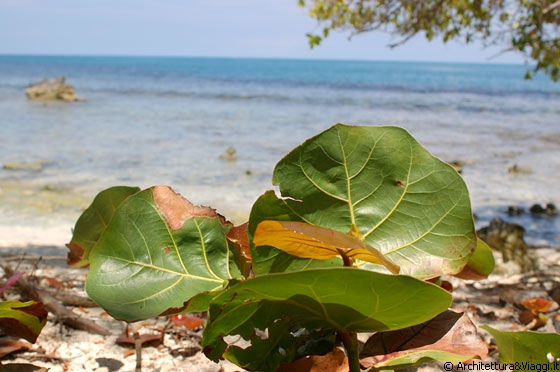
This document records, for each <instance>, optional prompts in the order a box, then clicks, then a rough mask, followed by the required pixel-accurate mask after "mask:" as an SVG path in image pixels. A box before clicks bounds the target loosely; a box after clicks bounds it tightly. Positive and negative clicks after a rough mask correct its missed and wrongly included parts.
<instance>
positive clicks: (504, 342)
mask: <svg viewBox="0 0 560 372" xmlns="http://www.w3.org/2000/svg"><path fill="white" fill-rule="evenodd" d="M480 328H482V329H484V330H485V331H488V332H489V333H490V334H491V335H492V337H494V339H495V340H496V344H497V345H498V352H499V354H500V362H501V363H504V364H506V363H507V364H509V365H511V366H513V367H514V370H515V371H535V370H541V371H546V370H547V369H548V370H554V369H553V368H556V369H558V368H560V334H556V333H541V332H532V331H526V332H503V331H499V330H497V329H494V328H492V327H490V326H487V325H483V326H480ZM507 369H508V370H511V368H509V367H507Z"/></svg>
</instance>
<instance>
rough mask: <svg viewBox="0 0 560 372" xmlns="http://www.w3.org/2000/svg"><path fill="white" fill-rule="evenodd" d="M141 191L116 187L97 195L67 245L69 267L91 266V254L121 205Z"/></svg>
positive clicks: (81, 217)
mask: <svg viewBox="0 0 560 372" xmlns="http://www.w3.org/2000/svg"><path fill="white" fill-rule="evenodd" d="M139 191H140V189H139V188H138V187H128V186H115V187H111V188H108V189H106V190H103V191H101V192H100V193H99V194H97V196H96V197H95V199H94V200H93V202H92V203H91V205H90V206H89V207H88V208H87V209H86V210H85V211H84V212H83V213H82V215H81V216H80V218H79V219H78V221H77V222H76V226H75V227H74V234H73V236H72V240H71V241H70V243H68V244H67V245H66V246H67V247H68V249H69V250H70V251H69V252H68V265H70V266H74V267H84V266H87V265H89V253H90V252H91V250H92V248H93V247H94V246H95V244H97V242H98V241H99V239H100V238H101V236H102V235H103V232H104V231H105V229H106V228H107V226H108V225H109V223H110V222H111V220H112V219H113V216H114V215H115V211H116V210H117V208H118V207H119V205H120V204H121V203H122V202H123V201H124V200H126V198H128V197H129V196H131V195H134V194H136V193H137V192H139Z"/></svg>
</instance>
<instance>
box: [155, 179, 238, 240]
mask: <svg viewBox="0 0 560 372" xmlns="http://www.w3.org/2000/svg"><path fill="white" fill-rule="evenodd" d="M152 195H153V198H154V203H155V205H156V206H157V208H158V209H159V210H160V212H161V213H162V214H163V216H164V217H165V220H166V221H167V224H168V225H169V227H170V228H171V229H172V230H179V229H180V228H181V226H183V222H184V221H185V220H186V219H188V218H193V217H209V218H218V219H219V220H220V221H221V222H222V224H223V225H224V226H231V223H230V222H229V221H227V220H226V219H225V217H224V216H222V215H220V214H219V213H217V212H216V210H215V209H212V208H210V207H205V206H195V205H194V204H193V203H191V202H190V201H188V200H187V199H185V198H184V197H182V196H181V195H180V194H177V193H176V192H175V191H173V189H172V188H171V187H169V186H154V187H152Z"/></svg>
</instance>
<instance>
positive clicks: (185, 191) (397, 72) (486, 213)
mask: <svg viewBox="0 0 560 372" xmlns="http://www.w3.org/2000/svg"><path fill="white" fill-rule="evenodd" d="M527 68H530V66H529V67H528V66H526V65H521V64H520V65H517V64H497V63H487V64H486V63H485V64H480V63H477V64H474V63H450V62H437V63H436V62H403V61H399V62H388V61H365V60H320V59H273V58H229V57H224V58H215V57H171V56H169V57H165V56H164V57H139V56H56V55H40V56H34V55H0V113H1V117H0V164H3V165H5V164H20V165H28V166H27V168H26V167H24V166H23V167H22V168H21V169H5V168H3V169H0V213H1V214H0V233H1V234H2V235H3V237H2V239H1V240H2V241H3V243H2V244H3V245H5V246H9V245H17V244H28V243H33V244H35V243H40V242H43V243H48V244H60V245H63V244H64V243H66V242H67V241H68V240H69V238H70V233H69V231H70V229H71V228H72V226H73V224H74V222H75V219H76V218H77V216H78V215H79V213H80V212H81V210H82V209H83V208H84V207H85V206H87V205H88V204H89V202H91V199H92V198H93V196H94V195H95V194H96V193H97V192H99V191H101V190H102V189H104V188H106V187H110V186H113V185H131V186H140V187H143V188H144V187H149V186H152V185H156V184H167V185H170V186H172V187H173V188H174V189H175V190H176V191H178V192H180V193H181V194H182V195H183V196H185V197H186V198H187V199H189V200H191V201H192V202H193V203H195V204H204V205H210V206H212V207H214V208H216V209H218V211H219V212H220V213H222V214H224V215H225V216H226V217H230V218H232V219H234V220H237V221H236V222H243V221H242V220H243V219H244V218H246V216H247V215H248V212H249V209H250V207H251V205H252V203H253V202H254V201H255V200H256V199H257V198H258V197H259V196H260V195H261V194H262V193H263V192H265V191H266V190H268V189H273V185H272V183H271V175H272V171H273V168H274V165H275V164H276V163H277V162H278V161H279V160H280V159H281V158H282V157H283V156H284V155H285V154H287V153H288V152H289V151H290V150H291V149H292V148H293V147H295V146H297V145H299V144H300V143H302V142H303V141H304V140H305V139H307V138H309V137H311V136H313V135H315V134H317V133H319V132H321V131H323V130H325V129H327V128H328V127H330V126H332V125H334V124H335V123H345V124H354V125H395V126H399V127H403V128H405V129H406V130H408V131H409V132H410V133H411V134H412V135H413V136H415V138H416V139H417V140H418V141H419V142H420V143H421V144H422V145H423V146H424V147H426V148H427V149H428V150H429V151H430V152H432V153H433V154H434V155H436V156H438V157H440V158H441V159H443V160H445V161H449V162H451V161H460V162H463V163H464V166H463V177H464V179H465V182H466V183H467V186H468V187H469V190H470V194H471V201H472V204H473V210H474V212H475V214H477V216H478V217H479V220H478V221H479V222H478V223H479V224H484V223H486V222H487V221H488V220H489V219H491V218H493V217H495V216H501V217H502V218H504V219H507V218H510V217H509V216H507V215H506V214H505V211H506V210H507V208H508V206H519V207H522V208H524V209H529V207H530V206H531V205H532V204H535V203H539V204H543V205H544V204H545V203H555V204H556V205H559V204H560V187H558V186H559V184H560V84H558V83H553V82H552V81H550V80H549V78H547V77H546V76H544V75H543V74H536V75H535V76H534V77H533V79H531V80H525V79H524V75H525V72H526V70H527ZM60 75H64V76H65V77H66V81H67V83H69V84H71V85H73V86H74V87H75V89H76V95H77V96H78V97H80V98H83V99H84V101H83V102H72V103H62V102H34V101H29V100H27V98H26V97H25V95H24V92H23V91H24V89H25V87H27V86H28V85H30V84H32V83H35V82H38V81H40V80H42V79H43V78H50V79H54V78H56V77H57V76H60ZM228 148H234V149H235V150H236V153H237V159H236V160H235V161H226V160H224V159H223V158H222V157H221V156H220V155H222V154H223V153H224V152H225V151H227V149H228ZM30 164H31V165H37V166H36V167H34V168H33V167H30V166H29V165H30ZM514 167H515V169H517V170H522V171H521V172H511V169H514ZM516 218H517V219H516ZM559 218H560V217H557V218H550V219H545V218H543V219H532V218H529V217H527V215H526V216H525V217H515V218H511V221H512V222H516V221H518V222H520V223H522V224H524V227H525V228H526V229H527V236H528V238H529V239H530V242H531V243H533V244H540V245H555V246H558V245H559V244H560V223H559V222H558V219H559ZM65 236H67V238H66V239H63V238H64V237H65Z"/></svg>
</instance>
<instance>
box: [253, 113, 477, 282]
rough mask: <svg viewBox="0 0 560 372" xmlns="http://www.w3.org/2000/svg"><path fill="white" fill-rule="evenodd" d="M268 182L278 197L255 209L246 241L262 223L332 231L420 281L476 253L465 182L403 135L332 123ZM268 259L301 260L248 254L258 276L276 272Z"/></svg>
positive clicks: (446, 271)
mask: <svg viewBox="0 0 560 372" xmlns="http://www.w3.org/2000/svg"><path fill="white" fill-rule="evenodd" d="M273 183H274V184H275V185H278V186H279V189H280V193H281V197H276V196H275V195H271V194H270V193H268V194H265V195H263V197H261V199H259V200H258V201H257V202H256V203H255V206H257V207H258V208H257V210H256V211H252V215H251V221H250V226H249V232H250V233H251V234H252V233H254V231H255V229H256V226H257V224H258V223H259V222H260V221H263V220H266V219H270V220H274V219H278V220H292V221H303V222H307V223H310V224H312V225H316V226H321V227H327V228H331V229H334V230H338V231H340V232H344V233H348V234H351V235H353V236H356V237H359V238H360V239H362V240H363V241H365V242H366V243H367V244H369V245H370V246H372V247H374V248H375V249H377V250H379V251H380V252H381V253H383V254H384V255H385V256H386V257H387V258H388V259H389V260H391V261H392V262H394V263H395V264H396V265H398V266H400V267H401V273H404V274H409V275H413V276H416V277H420V278H430V277H436V276H440V275H444V274H455V273H457V272H459V271H460V270H461V269H462V268H463V266H465V264H466V263H467V261H468V259H469V256H470V255H471V253H472V252H473V251H474V249H475V247H476V235H475V231H474V223H473V220H472V212H471V207H470V200H469V195H468V191H467V187H466V185H465V183H464V181H463V179H462V178H461V176H460V175H459V174H458V173H457V171H456V170H455V169H454V168H453V167H451V166H450V165H448V164H447V163H445V162H443V161H441V160H439V159H438V158H436V157H434V156H433V155H431V154H430V153H429V152H428V151H427V150H426V149H425V148H423V147H422V146H421V145H420V144H419V143H418V142H417V141H416V140H415V139H414V138H413V137H412V136H411V135H410V134H409V133H408V132H407V131H405V130H404V129H402V128H398V127H366V126H346V125H342V124H337V125H335V126H333V127H331V128H329V129H328V130H326V131H324V132H323V133H320V134H319V135H317V136H315V137H312V138H310V139H308V140H307V141H305V142H304V143H303V144H302V145H300V146H298V147H297V148H295V149H294V150H292V151H291V152H290V153H289V154H288V155H287V156H286V157H284V158H283V159H282V160H281V161H280V162H279V163H278V164H277V165H276V168H275V170H274V174H273ZM267 211H272V212H271V213H267ZM259 250H261V251H259ZM272 255H274V257H275V260H276V261H279V260H280V259H279V257H283V258H282V261H286V260H288V261H290V262H296V261H297V260H299V259H297V258H289V259H288V258H286V257H284V256H283V254H278V253H271V248H270V247H268V248H266V247H265V248H261V247H259V248H256V249H255V248H254V247H253V257H254V259H255V263H254V264H255V267H254V269H255V272H256V273H267V272H270V271H272V270H273V269H272V266H271V262H272V261H274V260H272V261H271V260H270V259H269V258H270V257H271V256H272ZM263 256H264V257H263ZM323 264H325V263H323ZM290 265H291V263H290V264H287V263H286V262H285V264H284V267H288V268H289V267H290ZM297 266H298V265H295V266H294V269H297Z"/></svg>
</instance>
